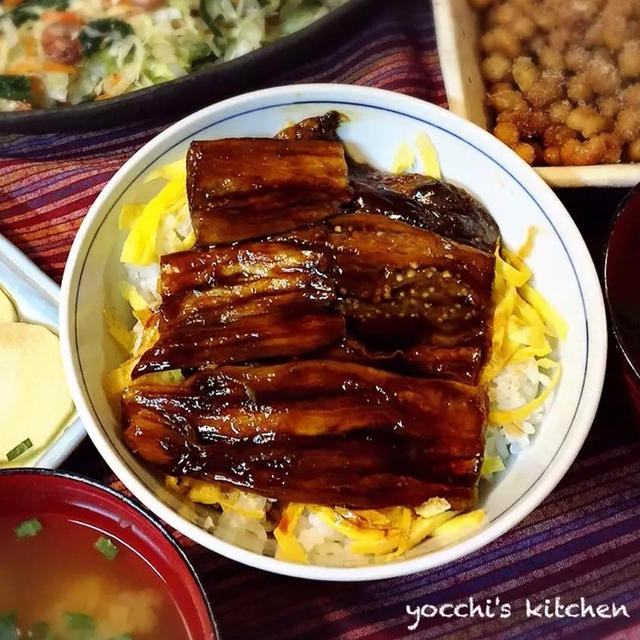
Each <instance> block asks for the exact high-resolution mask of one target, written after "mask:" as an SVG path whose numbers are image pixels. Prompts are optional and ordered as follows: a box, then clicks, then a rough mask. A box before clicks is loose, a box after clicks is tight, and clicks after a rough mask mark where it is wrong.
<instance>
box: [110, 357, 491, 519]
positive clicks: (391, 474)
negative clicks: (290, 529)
mask: <svg viewBox="0 0 640 640" xmlns="http://www.w3.org/2000/svg"><path fill="white" fill-rule="evenodd" d="M122 409H123V419H124V427H125V431H124V436H125V441H126V443H127V444H128V446H129V447H130V448H131V449H132V450H133V451H134V452H136V453H138V454H139V455H141V456H142V457H143V458H144V459H146V460H148V461H149V462H153V463H155V464H160V465H162V466H163V468H164V469H165V470H166V471H168V472H169V473H174V474H180V475H195V476H200V477H205V478H210V479H214V480H216V481H220V482H226V483H229V484H232V485H235V486H239V487H244V488H248V489H251V490H253V491H256V492H258V493H262V494H264V495H268V496H271V497H276V498H282V499H286V500H295V501H300V502H306V503H320V504H331V505H345V506H349V507H353V508H369V507H371V508H373V507H381V506H388V505H390V504H397V505H403V504H404V505H416V504H420V503H421V502H423V501H424V500H427V499H428V498H430V497H435V496H440V497H444V498H447V499H448V500H449V501H450V502H451V503H452V506H453V507H454V508H456V509H458V508H466V507H468V506H470V505H471V504H472V503H473V501H474V499H475V488H476V484H477V479H478V473H479V469H480V465H481V462H482V454H483V449H484V424H485V421H486V414H487V398H486V394H485V392H484V390H483V389H482V388H480V387H471V386H468V385H463V384H458V383H454V382H447V381H443V380H424V379H418V378H409V377H405V376H399V375H395V374H392V373H387V372H384V371H379V370H377V369H373V368H371V367H365V366H361V365H357V364H349V363H338V362H331V361H316V360H307V361H300V362H291V363H287V364H279V365H273V366H260V367H220V368H219V369H216V370H211V371H200V372H197V373H196V374H194V375H193V376H191V377H190V378H188V379H187V380H186V381H184V382H183V383H180V384H178V385H175V386H173V385H172V386H169V385H154V384H144V383H143V384H140V383H139V384H137V385H135V386H133V387H131V388H129V389H128V390H127V391H126V392H125V395H124V397H123V401H122Z"/></svg>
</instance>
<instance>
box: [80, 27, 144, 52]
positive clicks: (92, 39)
mask: <svg viewBox="0 0 640 640" xmlns="http://www.w3.org/2000/svg"><path fill="white" fill-rule="evenodd" d="M130 35H133V27H132V26H131V25H130V24H129V23H128V22H124V21H123V20H117V19H116V18H99V19H98V20H91V22H89V23H87V24H86V25H85V26H84V27H83V28H82V30H81V31H80V33H79V34H78V40H79V41H80V44H81V45H82V49H83V51H84V53H85V55H86V56H87V57H88V56H90V55H93V54H94V53H96V51H100V49H104V48H105V47H108V46H109V45H110V44H111V43H112V42H117V41H118V40H122V39H123V38H126V37H127V36H130Z"/></svg>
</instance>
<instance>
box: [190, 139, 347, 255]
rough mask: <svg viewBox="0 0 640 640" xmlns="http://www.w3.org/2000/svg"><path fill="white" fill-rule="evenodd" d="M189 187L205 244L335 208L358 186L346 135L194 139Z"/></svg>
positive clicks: (253, 234)
mask: <svg viewBox="0 0 640 640" xmlns="http://www.w3.org/2000/svg"><path fill="white" fill-rule="evenodd" d="M187 195H188V199H189V207H190V210H191V218H192V220H193V224H194V227H195V230H196V236H197V244H198V246H200V247H207V246H211V245H214V244H219V243H228V242H235V241H238V240H245V239H248V238H259V237H263V236H266V235H268V234H270V233H278V232H279V231H286V230H288V229H295V228H297V227H299V226H302V225H304V224H307V223H310V222H314V221H318V220H322V219H324V218H327V217H329V216H331V215H335V214H336V213H337V212H338V211H339V209H340V206H341V205H342V204H344V203H346V202H348V201H349V200H350V199H351V189H350V188H349V184H348V181H347V164H346V161H345V157H344V149H343V146H342V144H340V143H339V142H330V141H324V140H293V141H290V140H274V139H270V138H232V139H226V140H207V141H196V142H192V143H191V146H190V147H189V151H188V154H187Z"/></svg>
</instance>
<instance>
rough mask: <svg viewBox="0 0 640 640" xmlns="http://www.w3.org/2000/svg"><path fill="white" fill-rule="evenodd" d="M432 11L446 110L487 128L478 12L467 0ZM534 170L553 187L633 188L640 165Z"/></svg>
mask: <svg viewBox="0 0 640 640" xmlns="http://www.w3.org/2000/svg"><path fill="white" fill-rule="evenodd" d="M433 13H434V20H435V25H436V36H437V40H438V53H439V55H440V67H441V69H442V78H443V80H444V84H445V89H446V92H447V100H448V103H449V109H450V110H451V111H452V112H453V113H455V114H456V115H459V116H461V117H463V118H466V119H467V120H470V121H471V122H473V123H474V124H477V125H478V126H479V127H482V128H483V129H488V127H489V119H488V114H487V112H486V109H485V106H484V104H485V103H484V96H485V85H484V80H483V79H482V75H481V73H480V63H479V60H478V41H479V37H480V36H479V26H478V18H477V15H476V13H475V11H474V9H473V8H472V7H471V6H470V4H469V0H434V2H433ZM535 171H536V172H537V173H538V175H539V176H540V177H541V178H542V179H543V180H544V181H545V182H547V183H548V184H549V185H551V186H552V187H632V186H633V185H635V184H637V183H638V182H640V164H629V163H626V164H625V163H622V164H610V165H597V166H590V167H535Z"/></svg>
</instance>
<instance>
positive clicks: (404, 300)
mask: <svg viewBox="0 0 640 640" xmlns="http://www.w3.org/2000/svg"><path fill="white" fill-rule="evenodd" d="M281 239H282V240H283V241H287V242H290V243H294V244H295V243H297V244H299V245H300V246H306V247H310V248H313V249H315V250H316V251H321V250H322V247H324V250H325V251H326V252H327V255H328V257H330V259H331V262H332V265H333V266H332V272H331V274H332V278H333V280H334V283H335V288H336V299H337V308H338V310H339V312H340V313H341V314H342V315H343V316H344V317H345V319H346V326H347V339H346V340H345V341H343V342H342V343H336V344H333V345H330V346H328V348H327V349H325V350H323V351H321V352H320V354H319V356H320V357H327V358H332V359H337V360H345V361H352V362H360V363H363V364H370V365H375V366H380V367H382V368H385V369H389V370H392V371H398V372H401V373H408V374H409V375H424V376H442V377H446V378H450V379H453V380H459V381H461V382H467V383H469V384H474V383H475V382H476V381H477V380H478V377H479V373H480V370H481V368H482V365H483V364H484V362H485V360H486V356H487V354H488V350H489V347H490V341H491V337H490V336H491V318H492V316H493V307H492V301H491V291H492V285H493V272H494V264H495V258H494V256H493V255H492V254H490V253H486V252H483V251H479V250H477V249H475V248H473V247H470V246H467V245H463V244H459V243H456V242H453V241H452V240H449V239H447V238H445V237H443V236H441V235H438V234H435V233H432V232H430V231H426V230H424V229H419V228H416V227H413V226H411V225H409V224H405V223H404V222H400V221H396V220H392V219H390V218H388V217H386V216H383V215H378V214H363V213H360V214H355V213H354V214H344V215H341V216H337V217H334V218H332V219H331V220H329V221H328V223H327V224H326V225H323V226H320V225H314V226H313V227H311V228H309V229H301V230H296V231H292V232H290V233H287V234H283V236H281Z"/></svg>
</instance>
